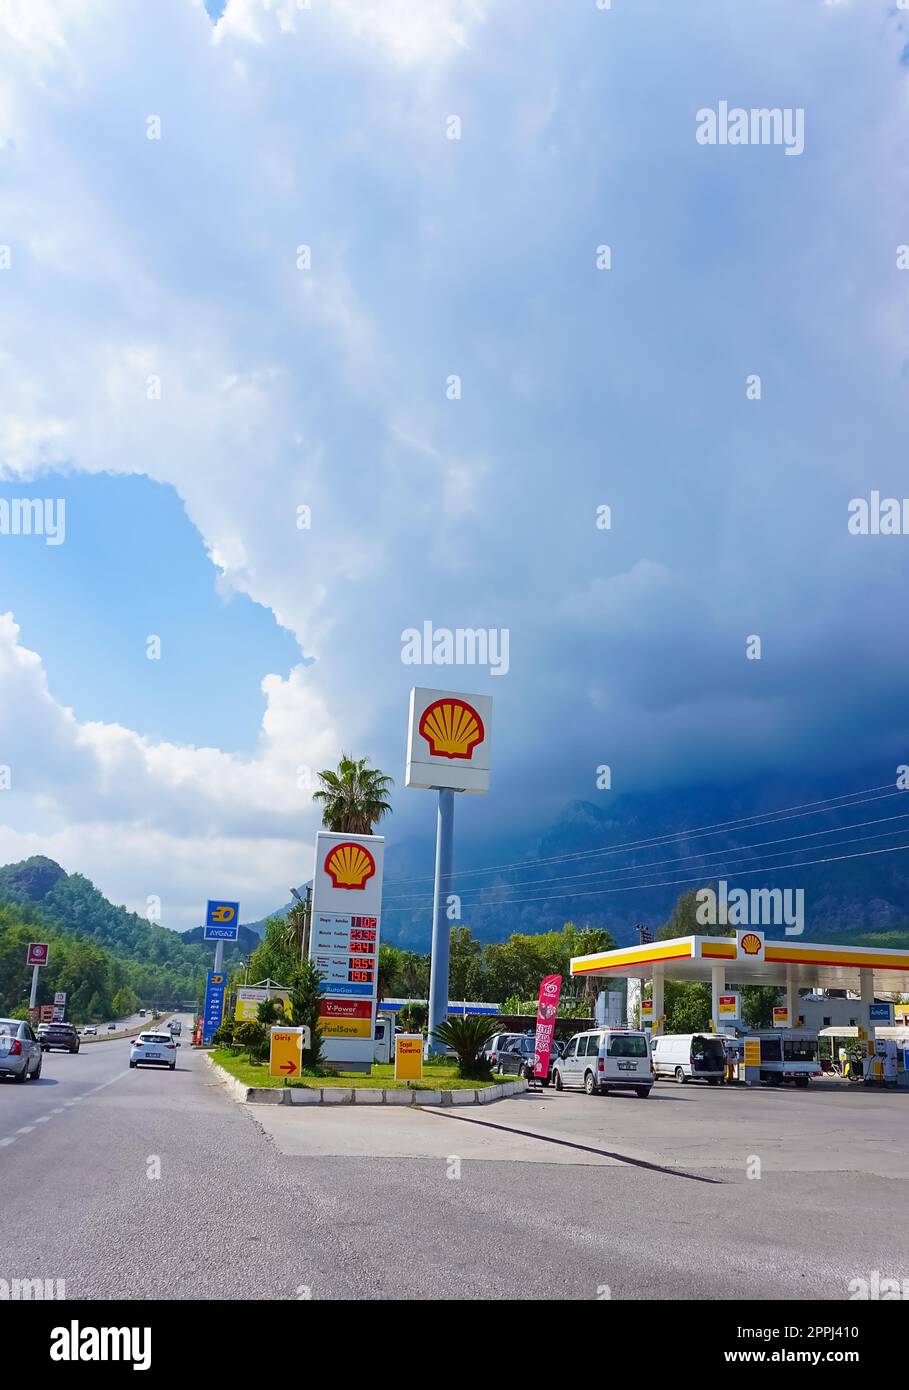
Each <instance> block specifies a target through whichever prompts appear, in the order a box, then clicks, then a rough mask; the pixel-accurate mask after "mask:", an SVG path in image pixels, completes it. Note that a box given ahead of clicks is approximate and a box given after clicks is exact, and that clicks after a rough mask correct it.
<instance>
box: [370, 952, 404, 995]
mask: <svg viewBox="0 0 909 1390" xmlns="http://www.w3.org/2000/svg"><path fill="white" fill-rule="evenodd" d="M400 954H401V953H400V951H398V950H396V949H395V947H394V946H383V945H380V946H379V964H378V971H377V975H376V999H377V1000H378V1002H379V1003H380V1004H381V1002H382V1000H383V999H384V998H385V996H386V994H391V983H392V980H393V979H394V977H395V974H396V973H397V969H398V957H399V956H400Z"/></svg>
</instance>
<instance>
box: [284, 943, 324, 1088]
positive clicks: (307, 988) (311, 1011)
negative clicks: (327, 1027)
mask: <svg viewBox="0 0 909 1390" xmlns="http://www.w3.org/2000/svg"><path fill="white" fill-rule="evenodd" d="M321 979H322V977H321V975H320V974H319V972H318V970H317V969H316V967H315V965H314V964H313V962H312V961H311V960H310V959H309V958H308V957H307V959H306V960H302V961H301V962H300V964H299V965H298V966H297V967H296V969H295V970H294V972H293V975H292V976H291V979H290V1018H291V1022H292V1024H293V1026H294V1027H295V1028H299V1027H301V1026H302V1027H305V1028H308V1029H309V1036H310V1044H309V1047H304V1049H303V1065H304V1066H305V1067H317V1066H318V1065H319V1063H320V1062H321V1060H322V1033H321V1030H320V1028H319V1007H320V1003H321V998H322V994H321V990H320V988H319V985H320V982H321Z"/></svg>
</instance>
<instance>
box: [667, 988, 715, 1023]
mask: <svg viewBox="0 0 909 1390" xmlns="http://www.w3.org/2000/svg"><path fill="white" fill-rule="evenodd" d="M710 1000H711V993H710V986H709V985H708V984H704V983H703V981H701V980H667V981H666V983H665V984H664V986H663V1008H664V1010H665V1012H666V1026H665V1028H664V1029H663V1031H664V1032H666V1033H704V1032H706V1031H707V1028H708V1025H709V1023H710Z"/></svg>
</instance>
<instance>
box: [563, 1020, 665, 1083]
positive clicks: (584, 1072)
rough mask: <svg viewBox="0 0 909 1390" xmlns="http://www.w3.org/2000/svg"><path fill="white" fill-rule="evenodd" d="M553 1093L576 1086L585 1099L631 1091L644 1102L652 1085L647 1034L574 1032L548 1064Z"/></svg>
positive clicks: (604, 1030) (612, 1030)
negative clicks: (562, 1050)
mask: <svg viewBox="0 0 909 1390" xmlns="http://www.w3.org/2000/svg"><path fill="white" fill-rule="evenodd" d="M552 1082H553V1085H554V1086H555V1088H556V1090H557V1091H562V1090H564V1089H565V1087H566V1086H580V1087H583V1089H584V1090H585V1091H586V1092H587V1094H588V1095H589V1096H598V1095H605V1094H606V1092H607V1091H634V1093H635V1095H637V1096H640V1097H641V1099H642V1100H644V1099H645V1098H646V1097H647V1096H649V1095H650V1088H651V1086H652V1085H653V1064H652V1062H651V1060H650V1048H649V1047H648V1045H647V1034H646V1033H642V1032H639V1031H634V1030H631V1029H629V1028H597V1029H595V1030H594V1031H593V1032H590V1033H576V1034H575V1036H574V1037H573V1038H572V1039H571V1041H570V1042H569V1043H568V1045H567V1047H566V1048H565V1051H564V1052H563V1053H562V1055H561V1057H558V1058H556V1060H555V1061H554V1062H553V1064H552Z"/></svg>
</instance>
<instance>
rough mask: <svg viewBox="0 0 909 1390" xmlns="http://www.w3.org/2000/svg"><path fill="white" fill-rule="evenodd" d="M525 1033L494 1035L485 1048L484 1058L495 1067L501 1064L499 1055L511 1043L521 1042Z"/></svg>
mask: <svg viewBox="0 0 909 1390" xmlns="http://www.w3.org/2000/svg"><path fill="white" fill-rule="evenodd" d="M523 1036H524V1034H523V1033H493V1035H492V1037H491V1038H490V1039H489V1041H488V1042H487V1044H486V1046H485V1047H484V1048H483V1056H484V1057H485V1058H486V1061H487V1062H489V1063H491V1065H492V1066H493V1067H496V1066H498V1064H499V1053H500V1052H501V1051H502V1049H503V1048H505V1047H507V1046H508V1044H509V1043H510V1042H520V1040H521V1038H523Z"/></svg>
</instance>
